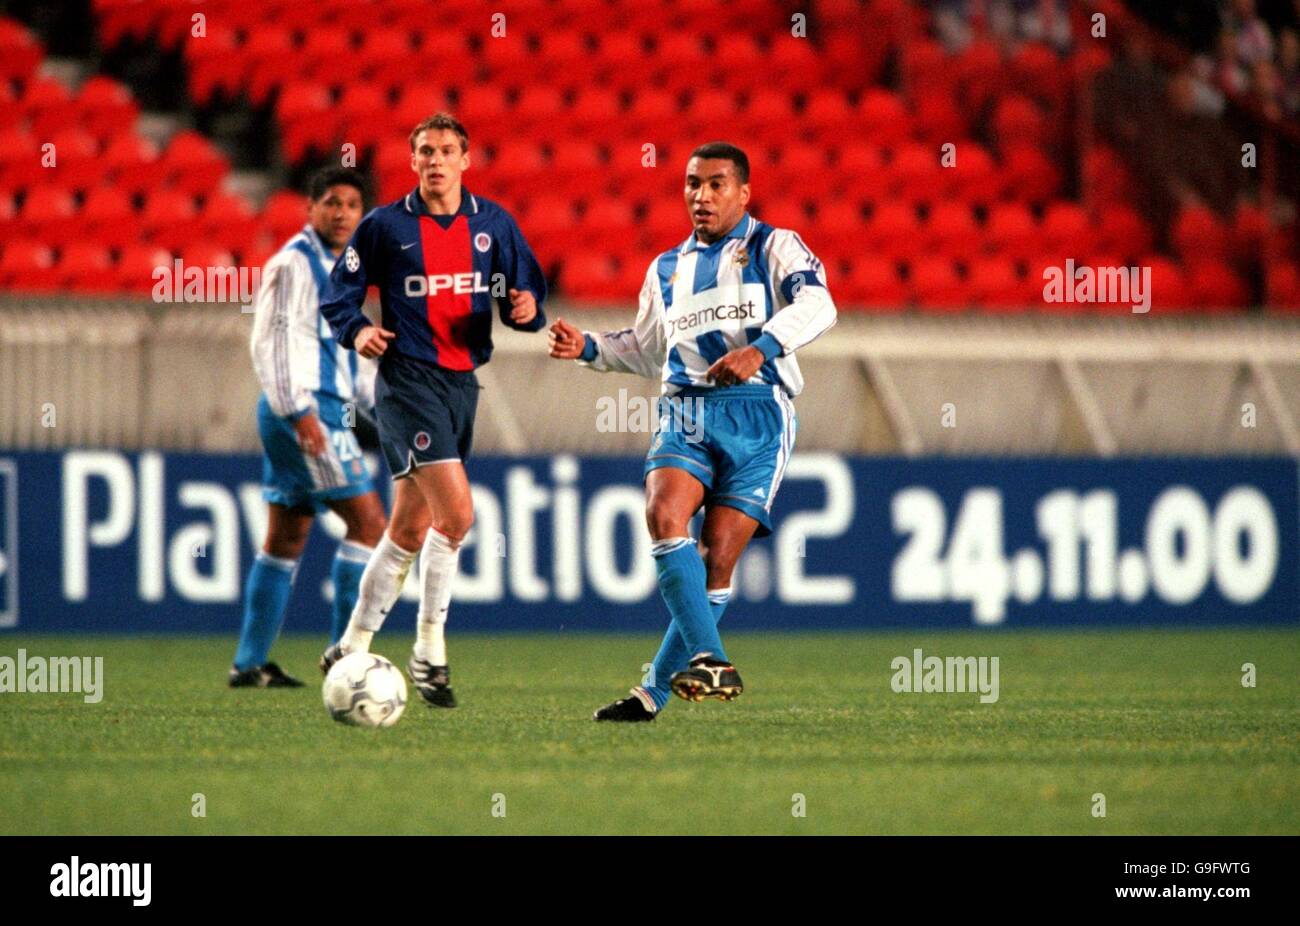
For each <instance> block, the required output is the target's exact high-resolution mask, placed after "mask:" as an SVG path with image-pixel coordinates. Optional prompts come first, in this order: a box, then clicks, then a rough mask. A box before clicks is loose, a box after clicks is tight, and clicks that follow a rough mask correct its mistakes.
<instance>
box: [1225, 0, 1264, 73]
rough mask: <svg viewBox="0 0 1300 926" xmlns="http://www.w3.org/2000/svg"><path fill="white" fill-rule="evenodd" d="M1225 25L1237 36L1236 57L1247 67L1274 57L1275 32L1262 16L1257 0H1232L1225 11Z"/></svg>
mask: <svg viewBox="0 0 1300 926" xmlns="http://www.w3.org/2000/svg"><path fill="white" fill-rule="evenodd" d="M1223 25H1224V27H1225V28H1226V29H1229V30H1231V31H1232V33H1233V34H1234V35H1235V36H1236V38H1237V53H1236V59H1237V60H1238V61H1239V62H1241V64H1242V65H1244V66H1245V67H1247V68H1253V67H1254V66H1255V65H1256V64H1257V63H1258V62H1260V61H1271V60H1272V59H1273V33H1272V31H1271V30H1270V29H1269V28H1268V23H1266V22H1264V20H1263V19H1261V18H1260V16H1259V13H1258V12H1257V11H1256V9H1255V0H1232V2H1231V3H1230V4H1229V5H1228V7H1227V8H1226V9H1225V10H1224V11H1223Z"/></svg>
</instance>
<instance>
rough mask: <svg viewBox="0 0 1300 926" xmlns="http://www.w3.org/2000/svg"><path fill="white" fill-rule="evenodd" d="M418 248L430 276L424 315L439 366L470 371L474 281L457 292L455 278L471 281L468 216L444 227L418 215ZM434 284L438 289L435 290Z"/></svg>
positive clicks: (459, 217)
mask: <svg viewBox="0 0 1300 926" xmlns="http://www.w3.org/2000/svg"><path fill="white" fill-rule="evenodd" d="M420 250H421V251H422V252H423V255H424V272H425V274H426V275H427V276H428V278H429V294H428V295H427V296H425V310H424V311H425V317H426V318H427V319H428V321H429V327H430V328H431V329H433V347H434V349H435V350H436V351H437V352H438V365H439V366H442V367H446V368H447V369H449V370H472V369H474V361H472V360H471V359H470V356H469V341H468V338H467V336H466V335H467V332H468V330H469V316H470V313H471V312H472V311H473V310H474V294H473V293H472V292H471V291H470V290H472V289H473V284H472V283H471V284H470V285H469V286H464V287H461V288H462V289H464V290H465V291H464V292H461V293H457V292H456V289H457V287H456V285H455V282H454V281H455V280H456V279H457V277H459V278H460V279H462V280H473V274H474V260H473V257H472V255H471V252H470V249H469V219H467V218H465V216H463V215H458V216H456V218H455V220H454V221H452V223H451V228H446V229H444V228H443V227H442V226H441V225H439V224H438V223H437V222H436V221H434V220H433V219H432V218H430V217H429V216H427V215H422V216H420ZM435 286H436V287H437V291H436V292H435V291H434V289H435Z"/></svg>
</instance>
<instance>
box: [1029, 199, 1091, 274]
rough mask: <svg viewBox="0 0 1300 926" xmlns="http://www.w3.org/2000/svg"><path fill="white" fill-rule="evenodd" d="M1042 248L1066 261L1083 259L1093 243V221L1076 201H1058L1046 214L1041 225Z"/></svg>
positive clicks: (1048, 253) (1041, 249)
mask: <svg viewBox="0 0 1300 926" xmlns="http://www.w3.org/2000/svg"><path fill="white" fill-rule="evenodd" d="M1039 234H1040V238H1039V243H1040V251H1042V252H1043V253H1045V254H1047V255H1048V256H1049V257H1054V258H1056V259H1057V260H1059V261H1062V262H1064V261H1065V260H1066V259H1068V258H1073V259H1074V260H1075V261H1079V262H1082V261H1083V260H1085V255H1086V252H1087V250H1088V248H1089V246H1090V245H1091V244H1092V242H1093V230H1092V223H1091V222H1090V221H1089V219H1088V214H1087V213H1086V212H1084V211H1083V207H1082V206H1079V205H1078V204H1077V203H1071V202H1055V203H1052V205H1051V206H1049V207H1048V209H1047V211H1046V212H1045V213H1044V214H1043V223H1042V225H1041V226H1040V227H1039Z"/></svg>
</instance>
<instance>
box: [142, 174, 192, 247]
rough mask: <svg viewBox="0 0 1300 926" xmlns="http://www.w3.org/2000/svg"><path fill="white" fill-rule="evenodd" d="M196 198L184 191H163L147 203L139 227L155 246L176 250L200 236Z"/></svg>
mask: <svg viewBox="0 0 1300 926" xmlns="http://www.w3.org/2000/svg"><path fill="white" fill-rule="evenodd" d="M196 216H197V210H196V209H195V207H194V199H193V197H191V196H190V195H189V194H188V193H186V192H184V191H183V190H177V189H161V190H157V191H155V192H154V193H152V194H151V195H150V196H149V198H148V199H147V200H145V204H144V211H143V212H142V213H141V214H140V227H141V229H142V230H143V231H144V233H145V235H146V236H148V238H149V240H150V241H152V242H154V243H155V244H158V245H161V246H163V247H166V248H168V249H170V250H173V251H176V250H179V249H180V248H181V246H182V245H185V244H188V243H189V242H191V241H192V240H193V239H194V238H195V237H196V235H197V227H196Z"/></svg>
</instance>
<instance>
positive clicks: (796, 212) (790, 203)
mask: <svg viewBox="0 0 1300 926" xmlns="http://www.w3.org/2000/svg"><path fill="white" fill-rule="evenodd" d="M750 211H751V212H752V213H753V214H754V216H755V217H756V218H758V219H759V220H760V221H763V222H766V223H767V224H768V225H772V226H775V227H776V228H793V229H796V230H798V229H800V228H805V227H807V225H808V210H806V209H805V208H804V206H803V203H801V202H799V200H797V199H793V198H785V199H781V198H775V197H773V198H771V199H768V200H765V201H764V202H761V203H757V204H754V203H751V208H750Z"/></svg>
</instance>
